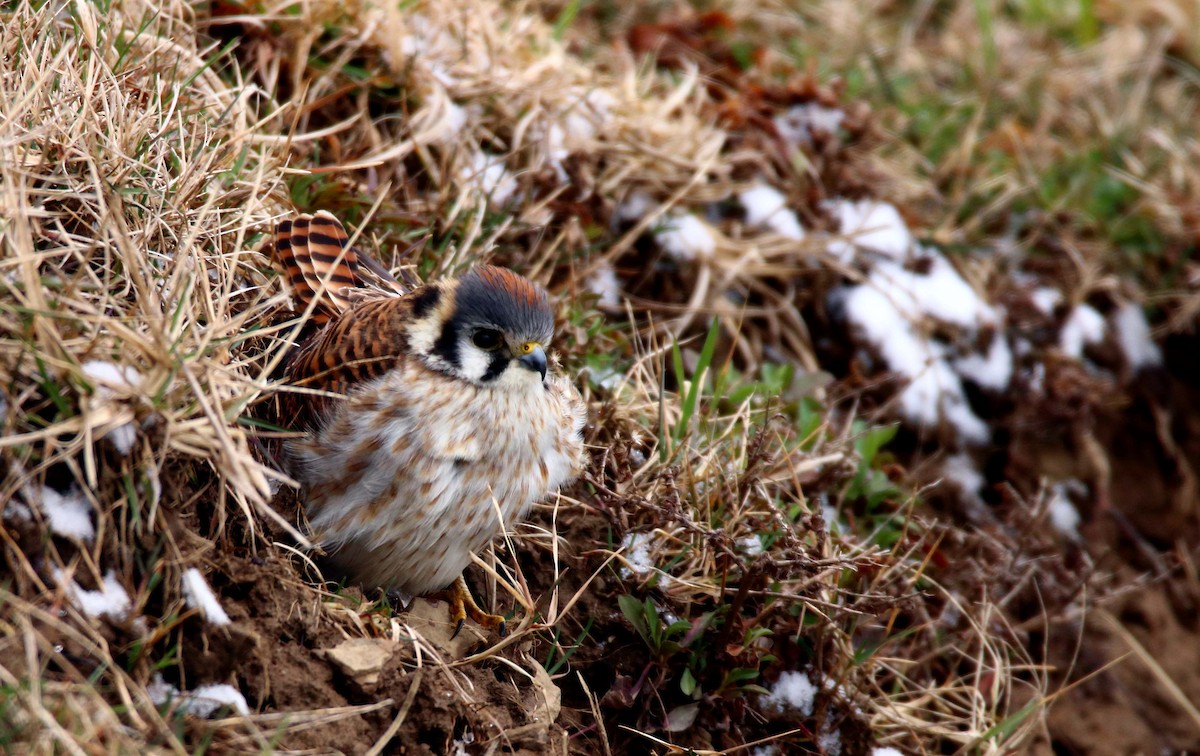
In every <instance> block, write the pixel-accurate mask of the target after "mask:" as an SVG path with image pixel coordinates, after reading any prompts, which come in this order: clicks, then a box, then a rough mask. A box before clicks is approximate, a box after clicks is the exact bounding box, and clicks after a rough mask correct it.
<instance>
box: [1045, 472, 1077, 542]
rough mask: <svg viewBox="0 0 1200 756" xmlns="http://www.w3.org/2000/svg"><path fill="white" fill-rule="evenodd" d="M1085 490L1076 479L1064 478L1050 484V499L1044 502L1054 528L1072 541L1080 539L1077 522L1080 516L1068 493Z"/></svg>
mask: <svg viewBox="0 0 1200 756" xmlns="http://www.w3.org/2000/svg"><path fill="white" fill-rule="evenodd" d="M1086 491H1087V486H1085V485H1084V484H1083V483H1082V482H1081V481H1078V480H1064V481H1062V482H1059V483H1055V484H1054V485H1052V486H1050V499H1049V501H1047V502H1046V509H1047V511H1048V512H1049V514H1050V524H1051V525H1053V526H1054V529H1055V530H1057V531H1058V532H1060V533H1062V534H1063V535H1065V536H1067V537H1068V538H1070V539H1071V540H1073V541H1078V540H1080V535H1079V523H1080V522H1081V521H1082V518H1081V517H1080V515H1079V510H1078V509H1076V508H1075V504H1074V503H1072V501H1071V497H1070V496H1069V495H1068V494H1070V493H1083V492H1086Z"/></svg>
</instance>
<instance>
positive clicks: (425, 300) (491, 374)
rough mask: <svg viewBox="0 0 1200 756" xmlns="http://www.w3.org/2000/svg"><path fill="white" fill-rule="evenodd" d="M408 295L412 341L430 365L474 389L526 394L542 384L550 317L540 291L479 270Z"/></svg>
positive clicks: (518, 279)
mask: <svg viewBox="0 0 1200 756" xmlns="http://www.w3.org/2000/svg"><path fill="white" fill-rule="evenodd" d="M410 296H412V297H413V319H412V321H411V322H410V325H409V327H408V337H409V343H410V345H411V346H412V349H413V351H414V352H416V353H417V354H418V355H420V357H421V359H423V360H424V361H425V364H426V365H428V366H429V367H431V368H433V369H434V370H438V371H440V372H442V373H446V374H448V375H452V376H454V377H456V378H460V379H462V380H464V381H467V382H469V383H473V384H475V385H477V386H489V387H511V388H521V387H526V388H527V387H530V386H535V385H540V384H541V383H542V382H543V381H544V380H545V378H546V370H547V363H546V351H545V350H546V347H547V346H548V345H549V343H550V340H551V338H553V336H554V314H553V313H552V312H551V311H550V301H549V297H548V296H547V295H546V291H545V289H543V288H542V287H540V286H538V285H537V284H535V283H533V282H532V281H530V280H529V279H527V278H525V277H524V276H520V275H518V274H516V273H513V272H512V271H511V270H508V269H506V268H497V267H495V266H492V265H480V266H478V267H476V268H474V269H472V270H471V271H469V272H468V273H466V274H464V275H463V276H461V277H460V278H457V279H452V280H449V281H440V282H438V283H436V284H430V285H429V286H426V287H424V288H422V289H418V290H417V291H415V292H413V293H412V294H411V295H410Z"/></svg>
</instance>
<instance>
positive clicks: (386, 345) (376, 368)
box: [285, 296, 413, 427]
mask: <svg viewBox="0 0 1200 756" xmlns="http://www.w3.org/2000/svg"><path fill="white" fill-rule="evenodd" d="M412 303H413V298H412V297H411V296H408V297H390V296H385V297H382V298H376V299H363V300H356V301H355V302H353V303H352V304H351V305H350V306H349V309H347V310H346V311H345V312H343V313H342V314H341V315H340V316H338V317H337V318H336V319H335V320H332V321H331V322H329V323H328V324H327V325H326V326H325V327H324V328H322V329H321V330H320V331H318V332H317V333H315V334H313V336H312V338H310V339H309V340H308V341H307V342H306V343H305V344H304V345H303V346H302V347H300V349H298V350H297V351H296V352H295V354H294V355H293V356H292V357H291V358H290V360H289V361H288V364H287V367H286V369H285V375H286V377H287V379H288V383H289V384H291V385H292V386H294V387H297V388H300V389H301V391H300V392H288V394H289V395H290V396H291V397H292V398H293V399H292V400H290V401H288V402H287V404H288V405H290V406H291V407H293V408H294V409H296V420H297V421H299V422H298V423H296V424H294V425H293V427H298V426H302V425H305V424H308V423H311V421H312V420H313V419H314V418H315V417H319V416H320V415H321V414H322V413H323V410H324V408H325V407H326V406H328V403H329V402H330V401H333V400H336V397H337V395H345V394H348V393H349V392H351V391H353V390H354V388H355V387H356V386H358V385H360V384H362V383H366V382H367V381H370V380H373V379H375V378H378V377H379V376H381V375H383V374H384V373H386V372H387V371H388V370H391V369H393V368H395V367H397V366H398V365H399V364H400V363H401V362H402V361H403V360H406V359H411V357H410V356H409V347H408V340H407V338H406V336H405V333H406V331H405V324H406V323H407V321H408V320H409V319H410V318H411V317H412V306H413V305H412ZM309 390H314V391H316V392H319V393H316V394H314V393H312V391H309ZM301 405H307V406H301Z"/></svg>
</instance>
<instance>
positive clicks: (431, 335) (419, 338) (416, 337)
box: [408, 318, 442, 354]
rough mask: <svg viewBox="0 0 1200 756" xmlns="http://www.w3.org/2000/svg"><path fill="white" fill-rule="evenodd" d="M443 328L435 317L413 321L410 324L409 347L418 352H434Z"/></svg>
mask: <svg viewBox="0 0 1200 756" xmlns="http://www.w3.org/2000/svg"><path fill="white" fill-rule="evenodd" d="M441 330H442V328H441V325H440V324H439V323H438V322H437V321H436V320H434V319H433V318H424V319H422V320H414V321H412V322H411V323H410V324H409V326H408V343H409V347H410V348H411V349H412V351H413V352H416V353H417V354H430V353H432V352H433V345H434V342H436V341H437V338H438V335H440V334H441Z"/></svg>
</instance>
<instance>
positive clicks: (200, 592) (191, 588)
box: [183, 567, 229, 625]
mask: <svg viewBox="0 0 1200 756" xmlns="http://www.w3.org/2000/svg"><path fill="white" fill-rule="evenodd" d="M183 598H184V601H186V602H187V605H188V606H190V607H192V608H193V609H199V610H200V613H201V614H202V615H204V619H206V620H207V621H208V622H209V623H210V624H213V625H228V624H229V615H228V614H226V613H225V609H223V608H222V607H221V602H220V601H218V600H217V596H216V594H214V593H213V590H212V588H210V587H209V585H208V581H206V580H205V579H204V575H202V574H200V570H198V569H196V568H195V567H189V568H188V569H186V570H184V571H183Z"/></svg>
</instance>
